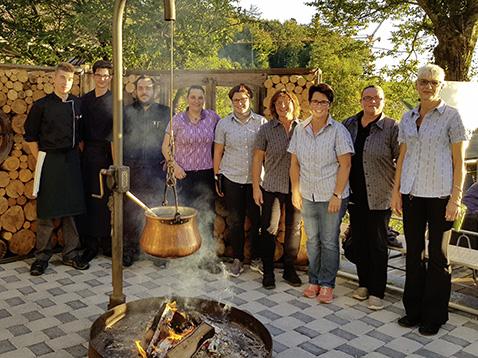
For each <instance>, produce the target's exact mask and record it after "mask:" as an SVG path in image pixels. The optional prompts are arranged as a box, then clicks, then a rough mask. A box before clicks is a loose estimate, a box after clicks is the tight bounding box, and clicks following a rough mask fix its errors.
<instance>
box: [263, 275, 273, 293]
mask: <svg viewBox="0 0 478 358" xmlns="http://www.w3.org/2000/svg"><path fill="white" fill-rule="evenodd" d="M262 287H264V288H265V289H267V290H273V289H274V288H276V281H275V278H274V274H273V273H271V274H267V273H265V274H264V276H263V277H262Z"/></svg>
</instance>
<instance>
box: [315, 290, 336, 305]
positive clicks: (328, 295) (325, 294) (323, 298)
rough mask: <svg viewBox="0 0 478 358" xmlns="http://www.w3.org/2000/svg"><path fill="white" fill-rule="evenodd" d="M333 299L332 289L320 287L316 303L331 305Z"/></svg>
mask: <svg viewBox="0 0 478 358" xmlns="http://www.w3.org/2000/svg"><path fill="white" fill-rule="evenodd" d="M333 299H334V289H333V288H332V287H321V289H320V292H319V295H318V296H317V301H319V302H320V303H331V302H332V300H333Z"/></svg>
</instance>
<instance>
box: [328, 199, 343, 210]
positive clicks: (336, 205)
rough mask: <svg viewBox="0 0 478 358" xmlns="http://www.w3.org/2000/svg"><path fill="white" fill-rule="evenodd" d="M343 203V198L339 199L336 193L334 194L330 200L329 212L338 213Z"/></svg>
mask: <svg viewBox="0 0 478 358" xmlns="http://www.w3.org/2000/svg"><path fill="white" fill-rule="evenodd" d="M341 205H342V199H339V198H337V197H336V196H335V195H332V197H331V198H330V200H329V207H328V212H329V213H338V212H339V210H340V206H341Z"/></svg>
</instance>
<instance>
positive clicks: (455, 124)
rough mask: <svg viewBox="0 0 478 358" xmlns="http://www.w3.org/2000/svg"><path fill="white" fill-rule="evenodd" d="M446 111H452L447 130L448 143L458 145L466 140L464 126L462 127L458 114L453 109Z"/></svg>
mask: <svg viewBox="0 0 478 358" xmlns="http://www.w3.org/2000/svg"><path fill="white" fill-rule="evenodd" d="M448 109H451V110H452V114H451V118H450V127H449V128H448V136H449V137H450V143H459V142H462V141H465V140H467V137H466V130H465V126H464V125H463V120H462V119H461V115H460V112H458V110H456V109H455V108H450V107H448Z"/></svg>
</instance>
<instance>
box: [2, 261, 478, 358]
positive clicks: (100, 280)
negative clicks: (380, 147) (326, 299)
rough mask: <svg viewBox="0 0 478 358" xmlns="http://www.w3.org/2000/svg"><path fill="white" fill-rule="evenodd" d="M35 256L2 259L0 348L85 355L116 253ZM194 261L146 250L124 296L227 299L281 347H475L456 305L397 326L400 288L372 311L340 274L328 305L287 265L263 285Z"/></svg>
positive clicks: (390, 351) (465, 352)
mask: <svg viewBox="0 0 478 358" xmlns="http://www.w3.org/2000/svg"><path fill="white" fill-rule="evenodd" d="M31 262H32V259H27V260H24V261H16V262H13V263H6V264H1V265H0V357H2V358H7V357H14V358H29V357H49V358H50V357H58V358H68V357H86V355H87V348H88V337H89V329H90V327H91V324H92V322H93V321H94V320H95V319H96V318H97V317H98V316H99V315H100V314H102V313H103V312H104V311H105V310H106V308H107V305H108V301H109V294H110V292H111V290H112V286H111V259H108V258H106V257H98V258H97V259H95V260H94V261H93V262H92V265H91V268H90V269H89V270H87V271H77V270H74V269H72V268H71V267H67V266H64V265H62V264H61V262H60V258H59V257H58V256H54V257H53V258H52V260H51V261H50V266H49V267H48V269H47V271H46V273H45V274H44V275H42V276H39V277H32V276H30V274H29V266H30V264H31ZM188 265H189V262H188V260H187V259H181V260H174V261H171V262H170V263H169V265H168V267H167V268H166V269H161V268H159V267H157V266H155V265H154V264H153V262H151V261H150V260H148V259H143V260H141V261H138V262H136V263H135V264H134V265H133V266H132V267H130V268H127V269H125V271H124V293H125V295H126V297H127V301H128V302H129V301H133V300H137V299H141V298H146V297H158V296H167V295H171V294H174V295H180V296H191V297H204V298H210V299H214V300H218V301H220V302H229V303H231V304H232V305H234V306H236V307H238V308H239V309H242V310H246V311H248V312H250V313H252V314H253V315H254V316H255V317H257V318H258V319H259V320H260V321H261V322H263V323H264V324H265V326H266V327H267V328H268V330H269V332H270V333H271V335H272V337H273V339H274V346H273V350H274V353H273V356H274V357H287V358H302V357H304V358H305V357H456V358H469V357H478V320H477V317H475V316H472V315H469V314H464V313H462V312H459V311H451V312H450V320H449V321H448V323H447V324H446V325H445V326H444V327H443V329H441V330H440V332H439V333H438V335H436V336H434V337H424V336H421V335H420V334H419V333H418V331H417V329H407V328H402V327H400V326H398V324H397V323H396V321H397V319H398V318H399V317H401V316H402V315H403V314H404V310H403V306H402V302H401V297H400V295H399V294H394V293H393V292H387V294H386V297H385V309H384V310H382V311H377V312H374V311H371V310H369V309H368V308H367V305H366V303H365V302H358V301H357V300H355V299H353V298H352V291H353V290H354V289H355V287H356V284H355V283H354V282H353V281H349V280H346V279H343V278H338V279H337V287H336V289H335V296H336V298H335V300H334V302H333V303H332V304H329V305H324V304H318V303H317V302H316V301H315V300H312V299H307V298H305V297H303V296H302V291H301V288H294V287H291V286H289V285H288V284H287V283H285V282H284V281H283V280H282V278H281V274H280V270H276V281H277V288H276V289H275V290H265V289H263V288H262V285H261V278H260V277H259V275H258V274H257V273H255V272H252V271H250V270H249V269H247V268H246V270H245V272H244V273H243V274H242V275H241V276H240V277H239V278H234V279H230V278H227V277H226V276H225V275H223V274H219V275H212V274H209V273H208V272H206V271H202V270H199V269H197V267H188ZM345 266H347V265H345ZM301 276H302V279H303V281H304V282H305V281H306V275H305V273H301ZM389 276H390V275H389ZM391 279H394V278H393V277H391ZM399 279H400V278H398V280H399ZM474 289H475V290H476V289H477V288H476V287H474ZM470 291H471V292H472V295H473V292H476V291H473V288H471V289H470ZM475 298H476V297H475Z"/></svg>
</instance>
